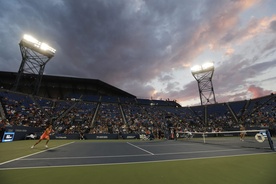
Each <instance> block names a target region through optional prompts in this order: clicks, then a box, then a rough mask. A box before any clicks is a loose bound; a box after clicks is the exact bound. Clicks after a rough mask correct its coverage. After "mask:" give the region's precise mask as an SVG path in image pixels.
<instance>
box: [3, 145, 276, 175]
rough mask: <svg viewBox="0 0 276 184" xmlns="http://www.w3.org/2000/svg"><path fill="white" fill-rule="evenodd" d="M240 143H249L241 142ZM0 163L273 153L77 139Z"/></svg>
mask: <svg viewBox="0 0 276 184" xmlns="http://www.w3.org/2000/svg"><path fill="white" fill-rule="evenodd" d="M240 144H244V145H248V142H246V141H244V142H242V143H240ZM43 146H44V145H43V144H39V145H37V147H36V148H34V149H33V151H34V153H33V154H29V155H27V156H24V157H21V158H17V159H14V160H10V161H6V162H3V163H0V170H6V169H8V170H10V169H19V168H25V169H26V168H44V167H65V166H81V165H104V164H128V163H145V162H162V161H170V160H171V161H173V160H189V159H202V158H215V157H228V156H239V155H252V154H267V153H273V151H272V150H271V149H269V147H268V146H267V145H265V146H264V147H246V146H234V147H233V146H230V145H217V144H204V143H194V142H189V141H183V140H177V141H175V140H165V141H128V142H127V141H117V142H114V141H112V142H108V141H104V142H93V141H76V142H69V143H66V144H63V145H60V146H57V147H53V148H49V149H42V150H41V151H39V152H37V149H41V148H42V147H43Z"/></svg>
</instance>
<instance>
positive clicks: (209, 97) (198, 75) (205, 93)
mask: <svg viewBox="0 0 276 184" xmlns="http://www.w3.org/2000/svg"><path fill="white" fill-rule="evenodd" d="M191 72H192V74H193V76H194V78H195V79H196V81H197V83H198V90H199V96H200V102H201V105H206V104H214V103H216V97H215V93H214V88H213V83H212V77H213V74H214V63H211V62H208V63H205V64H203V65H195V66H193V67H192V68H191Z"/></svg>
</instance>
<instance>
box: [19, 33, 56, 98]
mask: <svg viewBox="0 0 276 184" xmlns="http://www.w3.org/2000/svg"><path fill="white" fill-rule="evenodd" d="M19 47H20V51H21V55H22V62H21V65H20V67H19V70H18V74H17V77H16V82H15V85H14V90H15V91H17V90H18V86H19V83H20V79H21V77H22V75H23V73H26V74H33V79H34V80H32V81H31V82H30V83H31V84H30V85H31V88H32V89H31V90H33V92H32V93H33V95H36V94H37V93H38V91H39V87H40V84H41V80H42V76H43V72H44V69H45V66H46V64H47V63H48V61H49V60H50V59H51V58H52V57H53V56H54V54H55V52H56V50H55V49H54V48H52V47H50V46H49V45H47V44H46V43H42V42H40V41H38V40H37V39H35V38H34V37H32V36H30V35H26V34H25V35H24V36H23V38H22V40H21V41H20V43H19Z"/></svg>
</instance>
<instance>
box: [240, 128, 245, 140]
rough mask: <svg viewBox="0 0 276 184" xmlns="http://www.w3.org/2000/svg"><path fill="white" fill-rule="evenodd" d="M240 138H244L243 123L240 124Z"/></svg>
mask: <svg viewBox="0 0 276 184" xmlns="http://www.w3.org/2000/svg"><path fill="white" fill-rule="evenodd" d="M240 131H242V132H240V140H241V141H244V138H245V127H244V126H243V125H240Z"/></svg>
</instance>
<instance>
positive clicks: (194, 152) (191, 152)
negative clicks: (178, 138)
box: [21, 149, 245, 161]
mask: <svg viewBox="0 0 276 184" xmlns="http://www.w3.org/2000/svg"><path fill="white" fill-rule="evenodd" d="M237 150H240V149H223V150H205V151H204V150H203V151H190V152H173V153H157V154H153V155H155V156H162V155H185V154H197V153H213V152H230V151H237ZM243 150H245V149H243ZM144 156H152V155H149V154H139V155H113V156H90V157H51V158H25V159H21V160H29V161H32V160H67V159H70V160H71V159H95V158H121V157H144Z"/></svg>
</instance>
